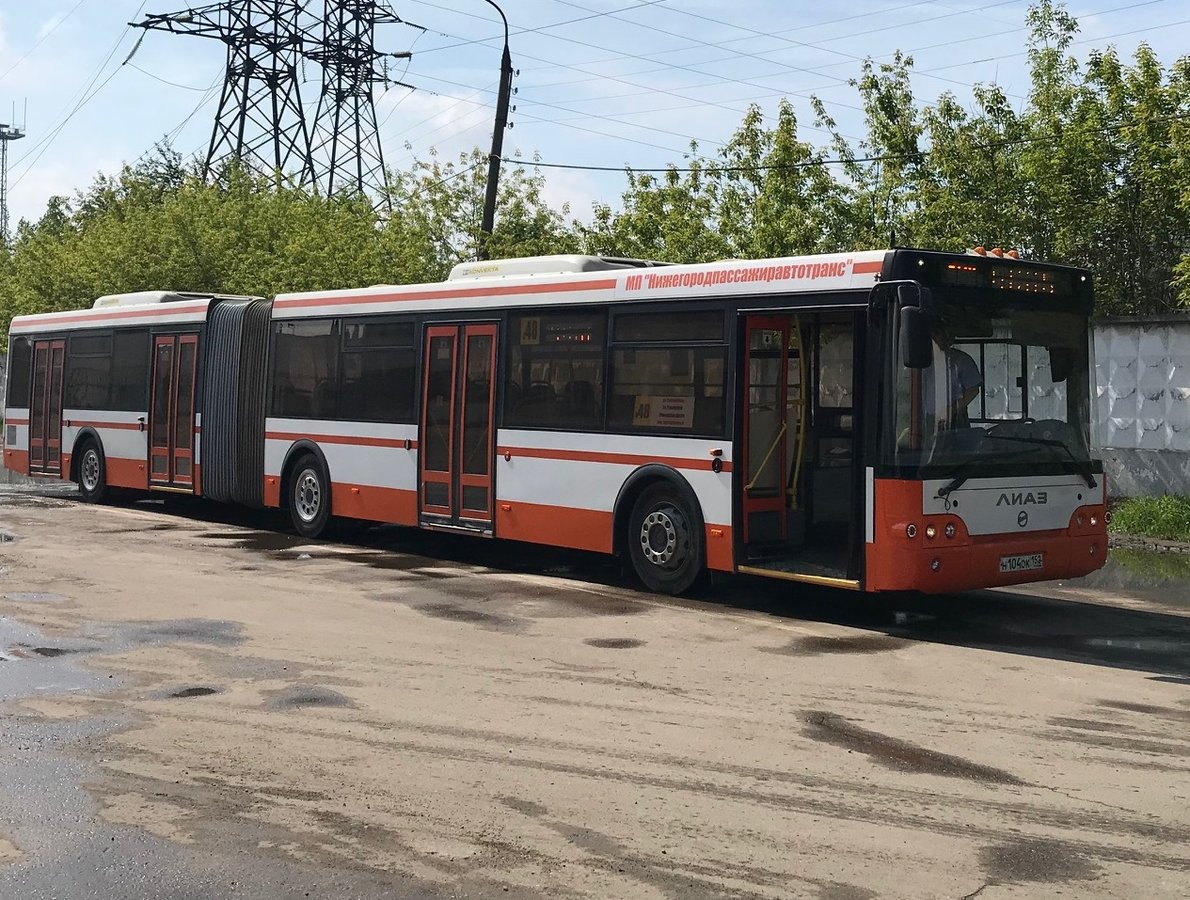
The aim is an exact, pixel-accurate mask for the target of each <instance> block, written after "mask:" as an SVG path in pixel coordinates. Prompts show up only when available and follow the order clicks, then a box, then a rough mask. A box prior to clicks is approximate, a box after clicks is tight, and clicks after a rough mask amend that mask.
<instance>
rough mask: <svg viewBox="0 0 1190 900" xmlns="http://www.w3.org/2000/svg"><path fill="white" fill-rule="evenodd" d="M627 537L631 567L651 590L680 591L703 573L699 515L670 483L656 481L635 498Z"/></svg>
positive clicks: (673, 592)
mask: <svg viewBox="0 0 1190 900" xmlns="http://www.w3.org/2000/svg"><path fill="white" fill-rule="evenodd" d="M627 540H628V556H629V558H630V559H631V560H632V568H633V569H635V570H636V574H637V576H638V577H639V578H640V580H641V581H643V582H644V584H645V586H646V587H647V588H649V589H650V590H653V591H657V592H658V593H661V594H681V593H682V592H684V591H687V590H689V589H690V587H692V586H693V584H694V582H695V581H697V580H698V578H699V576H700V575H701V574H702V570H703V549H702V540H701V536H700V535H699V533H698V519H697V517H696V516H695V514H694V512H693V511H692V510H691V509H690V508H689V506H688V504H687V503H686V501H685V500H683V499H682V497H681V496H679V494H678V492H677V491H676V490H674V489H673V488H672V487H670V486H669V485H666V484H655V485H653V486H651V487H648V488H646V489H645V490H644V491H643V492H642V493H641V495H640V496H639V497H638V498H637V500H636V503H635V504H633V506H632V514H631V516H629V519H628V536H627Z"/></svg>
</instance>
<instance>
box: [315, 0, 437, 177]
mask: <svg viewBox="0 0 1190 900" xmlns="http://www.w3.org/2000/svg"><path fill="white" fill-rule="evenodd" d="M398 24H403V20H402V19H401V18H400V17H399V16H398V15H397V14H396V13H394V12H393V11H392V10H391V9H390V8H389V6H388V3H387V2H385V0H326V13H325V15H324V17H323V29H322V42H321V44H320V45H318V46H317V48H316V49H314V50H313V51H311V52H310V53H308V54H307V55H308V56H309V57H310V58H311V59H315V60H317V61H318V62H319V63H320V64H321V65H322V69H323V76H322V94H321V96H320V97H319V99H318V112H317V114H316V116H315V120H314V129H313V131H314V143H313V152H312V154H311V155H312V156H313V159H314V167H315V168H314V171H315V176H314V180H315V184H317V185H318V186H319V187H321V188H323V189H325V191H326V193H327V195H328V196H330V195H332V194H335V193H342V192H348V193H360V194H366V193H374V192H379V191H381V189H382V188H383V187H384V186H385V170H384V153H383V151H382V150H381V146H380V134H379V130H378V126H377V123H376V106H375V103H374V101H373V96H372V88H373V86H375V85H377V84H382V83H383V84H401V82H399V81H398V82H394V81H392V80H391V79H389V77H388V71H387V69H388V66H387V63H388V60H389V59H408V58H409V53H380V52H378V51H377V50H376V43H375V40H376V26H377V25H398ZM404 24H408V23H404ZM413 27H415V28H417V27H420V26H416V25H415V26H413ZM402 86H403V87H409V85H402Z"/></svg>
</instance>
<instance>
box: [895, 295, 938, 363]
mask: <svg viewBox="0 0 1190 900" xmlns="http://www.w3.org/2000/svg"><path fill="white" fill-rule="evenodd" d="M900 334H901V363H902V364H903V365H904V366H905V367H906V368H907V369H928V368H929V367H930V364H931V363H932V362H933V361H934V348H933V346H932V344H933V342H932V341H931V340H930V321H929V319H927V318H926V314H925V313H924V312H922V311H921V310H920V309H919V308H918V307H916V306H902V307H901V328H900Z"/></svg>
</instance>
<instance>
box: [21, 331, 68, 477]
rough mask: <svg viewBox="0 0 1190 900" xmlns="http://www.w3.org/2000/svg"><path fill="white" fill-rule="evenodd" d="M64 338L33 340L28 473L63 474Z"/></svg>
mask: <svg viewBox="0 0 1190 900" xmlns="http://www.w3.org/2000/svg"><path fill="white" fill-rule="evenodd" d="M65 365H66V341H34V342H33V396H32V398H31V404H30V405H31V408H30V410H29V474H30V475H61V474H62V389H63V370H64V368H65Z"/></svg>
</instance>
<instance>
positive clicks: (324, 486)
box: [289, 455, 331, 538]
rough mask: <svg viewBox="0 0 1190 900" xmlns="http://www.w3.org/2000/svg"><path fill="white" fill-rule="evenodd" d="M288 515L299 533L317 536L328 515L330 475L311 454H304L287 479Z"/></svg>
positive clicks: (324, 528) (324, 527) (311, 536)
mask: <svg viewBox="0 0 1190 900" xmlns="http://www.w3.org/2000/svg"><path fill="white" fill-rule="evenodd" d="M289 517H290V518H291V519H292V520H293V527H294V529H295V530H296V531H297V533H298V534H300V535H301V536H302V537H308V538H316V537H318V536H319V535H320V534H322V533H323V532H324V531H325V530H326V526H327V523H328V522H329V521H330V518H331V491H330V479H328V478H327V475H326V472H325V471H324V470H323V468H322V465H321V463H319V462H318V459H317V458H316V457H314V456H313V455H307V456H303V457H302V458H301V459H299V460H298V462H297V465H295V466H294V467H293V477H292V478H290V479H289Z"/></svg>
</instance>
